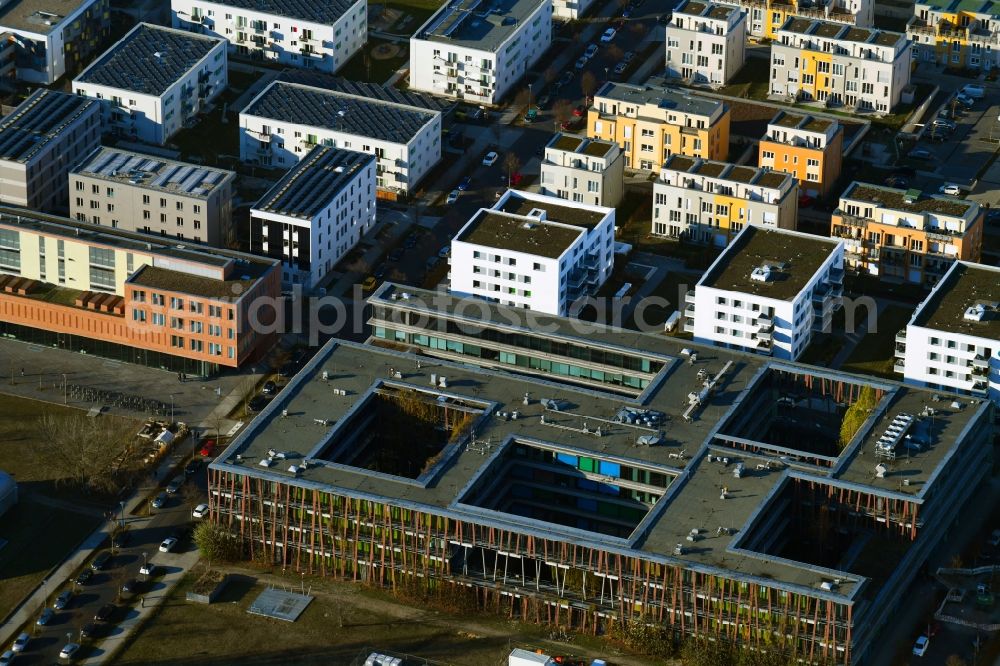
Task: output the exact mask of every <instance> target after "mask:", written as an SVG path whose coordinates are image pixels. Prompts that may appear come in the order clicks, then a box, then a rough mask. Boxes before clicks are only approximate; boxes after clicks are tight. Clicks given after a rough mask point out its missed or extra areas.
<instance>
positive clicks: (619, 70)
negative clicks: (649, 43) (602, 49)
mask: <svg viewBox="0 0 1000 666" xmlns="http://www.w3.org/2000/svg"><path fill="white" fill-rule="evenodd" d="M626 69H628V63H627V62H620V63H618V64H617V65H615V74H617V75H618V76H621V75H622V74H624V73H625V70H626Z"/></svg>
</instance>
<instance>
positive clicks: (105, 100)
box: [73, 23, 229, 145]
mask: <svg viewBox="0 0 1000 666" xmlns="http://www.w3.org/2000/svg"><path fill="white" fill-rule="evenodd" d="M228 75H229V74H228V70H227V66H226V40H224V39H219V38H217V37H208V36H204V35H195V34H192V33H190V32H185V31H183V30H174V29H173V28H164V27H162V26H158V25H152V24H150V23H140V24H139V25H137V26H135V27H134V28H132V30H130V31H129V32H128V33H127V34H126V35H125V36H124V37H122V38H121V40H119V41H118V42H117V43H115V44H114V45H113V46H112V47H111V48H109V49H108V50H107V51H106V52H105V53H104V55H102V56H101V57H100V58H98V59H97V60H96V61H94V63H93V64H91V65H90V66H89V67H87V69H85V70H83V72H81V73H80V75H79V76H77V77H76V78H75V79H73V92H74V93H75V94H77V95H81V96H83V97H89V98H91V99H98V100H100V101H101V105H102V107H103V108H104V127H105V132H108V133H111V134H116V135H119V136H121V137H123V138H126V139H134V140H139V141H145V142H146V143H153V144H157V145H163V144H165V143H166V142H167V141H168V140H169V139H170V137H171V136H173V135H174V134H175V133H176V132H177V131H178V130H180V129H181V128H182V127H184V125H185V123H187V122H189V121H192V120H194V119H195V118H197V116H198V114H200V113H202V112H204V111H205V108H206V107H207V106H208V105H209V104H211V102H212V100H214V99H215V98H216V97H218V96H219V94H220V93H221V92H222V91H223V90H225V89H226V85H227V81H228Z"/></svg>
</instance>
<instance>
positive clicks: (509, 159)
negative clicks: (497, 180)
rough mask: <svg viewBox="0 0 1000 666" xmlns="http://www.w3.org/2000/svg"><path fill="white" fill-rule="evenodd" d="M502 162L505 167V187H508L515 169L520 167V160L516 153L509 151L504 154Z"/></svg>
mask: <svg viewBox="0 0 1000 666" xmlns="http://www.w3.org/2000/svg"><path fill="white" fill-rule="evenodd" d="M503 163H504V166H505V167H506V168H507V187H508V188H510V181H511V178H513V177H514V174H515V173H516V172H517V170H518V169H520V168H521V160H519V159H518V157H517V154H516V153H514V152H509V153H507V154H506V155H505V156H504V158H503Z"/></svg>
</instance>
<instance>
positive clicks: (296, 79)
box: [275, 69, 457, 112]
mask: <svg viewBox="0 0 1000 666" xmlns="http://www.w3.org/2000/svg"><path fill="white" fill-rule="evenodd" d="M275 80H276V81H281V82H283V83H298V84H299V85H303V86H309V87H310V88H324V89H326V90H333V91H334V92H342V93H345V94H348V95H356V96H358V97H369V98H371V99H377V100H381V101H383V102H392V103H393V104H402V105H403V106H412V107H415V108H418V109H427V110H428V111H441V112H444V111H447V110H448V109H450V108H451V107H453V106H455V105H456V104H457V102H455V101H454V100H444V99H438V98H437V97H434V96H432V95H425V94H423V93H420V92H414V91H412V90H400V89H399V88H397V87H396V86H389V87H388V88H387V87H385V86H381V85H379V84H377V83H368V82H367V81H352V80H350V79H345V78H344V77H342V76H334V75H333V74H327V73H326V72H317V71H315V70H308V69H286V70H284V71H282V72H281V73H280V74H278V78H277V79H275Z"/></svg>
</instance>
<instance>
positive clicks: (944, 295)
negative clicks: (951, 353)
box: [911, 261, 1000, 340]
mask: <svg viewBox="0 0 1000 666" xmlns="http://www.w3.org/2000/svg"><path fill="white" fill-rule="evenodd" d="M977 305H980V306H982V309H983V312H984V314H983V317H982V320H981V321H974V320H972V319H966V318H965V312H966V310H968V309H969V308H974V307H976V306H977ZM911 323H912V324H913V325H914V326H924V327H926V328H932V329H935V330H938V331H944V332H947V333H963V334H965V335H973V336H977V337H981V338H989V339H991V340H1000V269H997V268H994V267H992V266H984V265H982V264H972V263H967V262H964V261H956V262H955V263H954V264H953V265H952V267H951V268H950V269H949V270H948V273H947V274H945V276H944V278H942V279H941V281H940V282H939V283H938V284H937V285H935V286H934V289H933V291H931V293H930V295H928V296H927V298H925V299H924V302H923V303H921V304H920V306H919V307H918V308H917V311H916V312H915V313H914V315H913V320H912V322H911Z"/></svg>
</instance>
